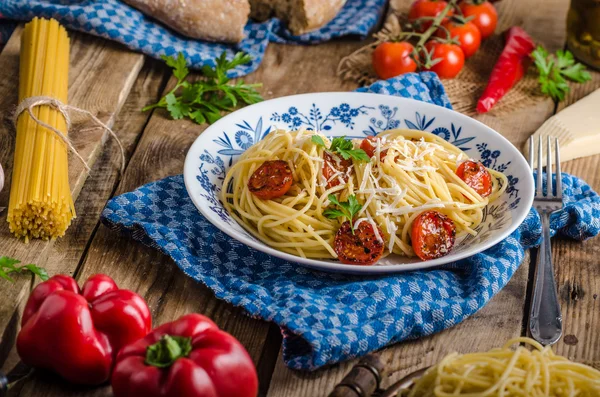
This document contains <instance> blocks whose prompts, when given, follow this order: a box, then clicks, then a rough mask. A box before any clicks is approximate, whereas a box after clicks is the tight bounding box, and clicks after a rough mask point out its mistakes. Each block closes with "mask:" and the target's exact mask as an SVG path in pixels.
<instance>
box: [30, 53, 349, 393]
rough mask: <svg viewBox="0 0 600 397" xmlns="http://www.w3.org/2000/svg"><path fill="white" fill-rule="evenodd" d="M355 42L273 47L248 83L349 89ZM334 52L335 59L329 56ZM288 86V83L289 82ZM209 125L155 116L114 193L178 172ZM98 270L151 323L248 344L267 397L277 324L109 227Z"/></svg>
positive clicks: (88, 266)
mask: <svg viewBox="0 0 600 397" xmlns="http://www.w3.org/2000/svg"><path fill="white" fill-rule="evenodd" d="M358 45H360V44H359V43H336V44H333V43H332V44H327V45H324V46H316V47H295V46H279V45H271V46H270V47H269V49H268V51H267V54H266V56H265V61H264V64H263V65H262V66H261V68H260V69H259V71H258V72H257V73H255V74H254V75H252V76H249V77H248V78H247V80H248V81H250V82H262V83H263V84H264V88H263V90H262V92H263V93H264V94H265V96H266V97H267V98H269V97H273V96H281V95H288V94H295V93H300V92H310V91H332V90H348V89H351V88H352V87H348V86H345V85H340V83H338V82H337V79H336V78H335V67H336V65H337V60H338V59H339V57H341V55H342V54H344V53H347V52H349V51H352V50H353V49H354V48H356V46H358ZM332 51H333V52H334V53H335V54H336V55H337V56H334V57H332V56H330V55H331V53H332ZM328 55H329V56H328ZM307 58H308V59H314V61H313V65H319V67H320V68H322V70H323V71H324V72H323V77H322V78H318V79H315V78H314V76H312V75H313V74H314V72H311V69H310V67H309V66H305V67H303V68H298V67H297V65H298V64H300V63H301V62H303V61H306V59H307ZM305 63H306V62H305ZM286 81H289V82H291V83H285V84H284V83H283V82H286ZM294 82H297V83H294ZM171 84H173V82H172V81H171ZM205 128H206V125H203V126H198V125H196V124H193V123H191V122H189V121H183V120H180V121H173V120H170V118H168V116H167V114H166V112H164V111H162V110H160V111H156V112H155V113H154V114H153V115H152V117H151V119H150V121H149V123H148V125H147V126H146V128H145V130H144V134H143V136H142V138H141V140H140V142H139V144H138V147H137V149H136V151H135V153H134V155H133V157H132V158H131V161H130V165H129V167H128V168H127V170H126V172H125V175H124V178H123V180H122V181H121V183H120V185H119V187H118V190H117V194H118V193H123V192H126V191H130V190H133V189H135V188H136V187H138V186H140V185H142V184H144V183H148V182H150V181H153V180H157V179H160V178H163V177H165V176H168V175H175V174H179V173H181V170H182V168H183V161H184V158H185V154H186V152H187V150H188V148H189V146H190V145H191V144H192V142H193V141H194V140H195V138H196V137H197V136H198V135H199V134H200V133H201V132H202V131H203V130H204V129H205ZM94 273H107V274H109V275H111V276H112V277H114V278H115V280H116V281H117V283H119V285H120V286H122V287H127V288H130V289H133V290H135V291H137V292H138V293H140V294H141V295H142V296H143V297H144V298H145V299H146V301H147V302H148V304H149V306H150V308H151V310H152V315H153V318H154V324H161V323H164V322H167V321H172V320H174V319H176V318H177V317H179V316H181V315H183V314H185V313H190V312H199V313H203V314H205V315H208V316H209V317H211V318H212V319H213V320H214V321H215V322H216V323H217V324H218V325H219V326H220V327H221V328H223V329H224V330H226V331H227V332H230V333H232V334H233V335H234V336H235V337H237V338H238V339H239V340H240V341H241V342H242V343H243V344H244V346H245V347H246V349H247V350H248V351H249V353H250V355H251V357H252V359H253V360H254V362H255V363H256V364H257V367H258V372H259V375H260V376H261V390H262V395H264V394H265V393H266V388H267V387H268V385H269V380H270V375H271V373H272V368H273V365H274V364H275V359H276V357H277V354H278V352H279V346H280V343H281V336H280V332H279V330H278V329H277V328H276V327H273V326H271V325H269V324H268V323H266V322H263V321H259V320H256V319H252V318H250V317H248V316H246V315H244V314H243V312H242V310H241V309H239V308H235V307H233V306H232V305H229V304H227V303H224V302H222V301H219V300H217V299H215V298H214V295H213V294H212V292H210V291H209V290H208V289H207V288H205V287H204V286H202V285H200V284H199V283H197V282H195V281H194V280H192V279H190V278H189V277H187V276H185V275H184V274H183V273H182V272H181V271H180V270H179V269H178V268H177V266H176V265H175V264H174V263H173V261H172V260H171V259H169V258H167V257H166V256H164V255H161V254H159V253H158V252H156V251H154V250H150V249H148V248H147V247H145V246H143V245H141V244H139V243H136V242H134V241H132V240H130V239H127V238H124V237H122V236H120V235H118V234H115V233H113V232H110V231H109V230H108V229H106V228H104V227H101V228H100V229H99V230H98V233H97V234H96V236H94V239H93V241H92V243H91V245H90V249H89V251H88V253H87V256H86V258H85V261H84V263H83V266H82V268H81V271H80V272H79V273H78V278H79V279H80V280H83V279H85V278H86V277H88V276H89V275H91V274H94ZM20 395H27V396H29V395H35V396H59V395H60V396H64V395H82V396H83V395H85V396H88V395H94V396H109V395H110V388H109V387H108V386H105V387H101V388H95V389H86V388H73V387H72V386H69V385H66V384H65V383H64V382H57V381H56V379H55V378H44V377H38V378H37V379H36V383H35V384H33V383H28V384H27V385H26V386H25V388H24V389H23V390H22V392H21V393H20Z"/></svg>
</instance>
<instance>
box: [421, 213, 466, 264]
mask: <svg viewBox="0 0 600 397" xmlns="http://www.w3.org/2000/svg"><path fill="white" fill-rule="evenodd" d="M455 237H456V228H455V226H454V222H452V220H451V219H450V218H448V217H447V216H446V215H444V214H442V213H441V212H438V211H425V212H423V213H421V214H420V215H419V216H417V217H416V218H415V220H414V222H413V224H412V233H411V240H412V247H413V250H414V251H415V254H416V255H417V256H418V257H419V258H421V259H422V260H424V261H426V260H429V259H435V258H440V257H442V256H444V255H447V254H448V253H449V252H450V251H451V250H452V247H453V246H454V239H455Z"/></svg>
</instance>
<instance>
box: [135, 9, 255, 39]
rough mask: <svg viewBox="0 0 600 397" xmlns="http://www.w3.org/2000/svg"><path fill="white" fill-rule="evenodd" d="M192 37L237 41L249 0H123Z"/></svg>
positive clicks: (247, 13)
mask: <svg viewBox="0 0 600 397" xmlns="http://www.w3.org/2000/svg"><path fill="white" fill-rule="evenodd" d="M123 1H124V2H125V3H127V4H129V5H130V6H132V7H135V8H137V9H139V10H140V11H142V12H143V13H145V14H146V15H149V16H151V17H153V18H156V19H158V20H159V21H161V22H163V23H164V24H166V25H167V26H168V27H170V28H171V29H173V30H175V31H177V32H179V33H181V34H183V35H185V36H188V37H191V38H194V39H201V40H210V41H219V42H227V43H237V42H239V41H241V40H242V39H243V38H244V26H245V25H246V22H248V15H249V14H250V4H249V3H248V0H123Z"/></svg>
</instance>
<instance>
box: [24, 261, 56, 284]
mask: <svg viewBox="0 0 600 397" xmlns="http://www.w3.org/2000/svg"><path fill="white" fill-rule="evenodd" d="M25 270H29V271H30V272H31V273H33V274H35V275H36V276H38V277H39V278H40V279H41V280H42V281H46V280H48V278H49V277H48V272H47V271H46V269H44V268H43V267H39V266H36V265H34V264H33V263H30V264H28V265H25V266H22V267H20V268H19V271H20V272H21V273H23V271H25Z"/></svg>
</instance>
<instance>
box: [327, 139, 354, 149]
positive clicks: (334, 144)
mask: <svg viewBox="0 0 600 397" xmlns="http://www.w3.org/2000/svg"><path fill="white" fill-rule="evenodd" d="M353 148H354V145H352V142H350V141H349V140H347V139H346V137H345V136H338V137H335V138H333V141H331V147H330V148H329V150H331V151H332V152H337V151H338V149H342V150H351V149H353Z"/></svg>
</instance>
